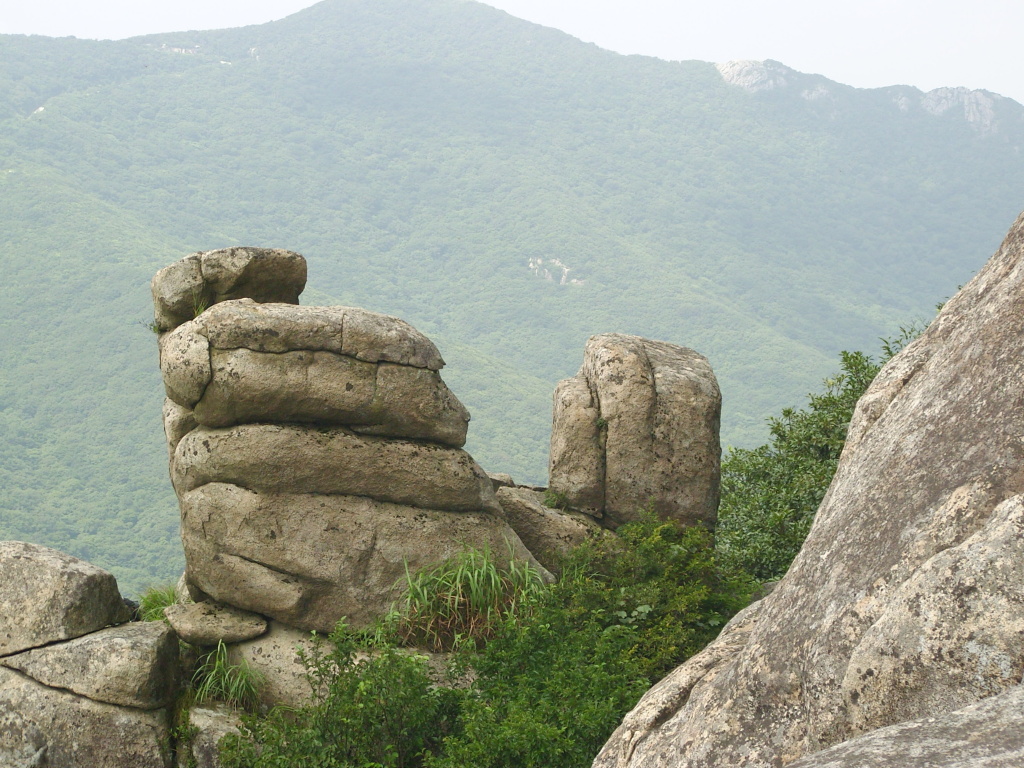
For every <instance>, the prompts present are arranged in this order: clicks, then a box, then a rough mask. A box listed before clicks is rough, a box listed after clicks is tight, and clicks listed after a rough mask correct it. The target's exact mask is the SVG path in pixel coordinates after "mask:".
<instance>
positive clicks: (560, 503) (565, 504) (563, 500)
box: [544, 488, 571, 510]
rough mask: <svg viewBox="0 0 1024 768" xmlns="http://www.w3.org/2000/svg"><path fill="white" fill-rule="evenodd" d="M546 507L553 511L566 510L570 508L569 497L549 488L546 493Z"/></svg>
mask: <svg viewBox="0 0 1024 768" xmlns="http://www.w3.org/2000/svg"><path fill="white" fill-rule="evenodd" d="M544 506H545V507H551V509H561V510H566V509H569V508H570V506H571V505H570V504H569V497H568V496H566V495H565V494H564V493H561V492H559V491H555V490H552V489H551V488H548V489H547V490H545V491H544Z"/></svg>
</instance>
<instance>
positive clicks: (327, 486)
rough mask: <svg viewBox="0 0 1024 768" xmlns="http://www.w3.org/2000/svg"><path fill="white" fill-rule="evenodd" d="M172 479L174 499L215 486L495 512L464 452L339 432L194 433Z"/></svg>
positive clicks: (245, 429) (239, 429)
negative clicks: (221, 484)
mask: <svg viewBox="0 0 1024 768" xmlns="http://www.w3.org/2000/svg"><path fill="white" fill-rule="evenodd" d="M172 478H173V480H174V486H175V489H176V490H177V491H178V493H179V494H182V493H186V492H188V491H191V490H193V489H195V488H197V487H199V486H201V485H205V484H207V483H211V482H215V483H231V484H234V485H240V486H243V487H245V488H248V489H250V490H253V491H258V492H262V493H318V494H341V495H348V496H369V497H372V498H374V499H378V500H380V501H392V502H395V503H396V504H405V505H408V506H413V507H423V508H426V509H441V510H448V511H451V512H479V511H481V510H486V511H489V512H493V513H495V514H500V513H501V507H500V506H499V505H498V500H497V498H496V497H495V495H494V490H493V488H492V485H491V482H490V479H489V478H488V477H487V475H486V474H485V473H484V471H483V470H482V469H480V467H479V466H478V465H477V463H476V462H475V461H473V458H472V457H471V456H470V455H469V454H468V453H466V452H465V451H462V450H459V449H457V448H446V447H443V446H440V445H431V444H429V443H420V442H412V441H409V440H388V439H384V438H380V437H364V436H362V435H357V434H354V433H352V432H351V431H349V430H346V429H344V428H325V427H319V428H318V427H304V426H294V425H275V424H246V425H241V426H236V427H231V428H229V429H206V428H202V427H201V428H199V429H195V430H193V431H192V432H190V433H189V434H188V435H187V436H186V437H185V438H183V439H182V440H181V442H180V443H179V445H178V449H177V451H176V452H175V456H174V461H173V463H172Z"/></svg>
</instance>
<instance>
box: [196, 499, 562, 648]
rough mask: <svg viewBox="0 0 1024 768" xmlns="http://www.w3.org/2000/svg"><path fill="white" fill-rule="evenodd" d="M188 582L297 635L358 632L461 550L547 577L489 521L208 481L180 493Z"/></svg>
mask: <svg viewBox="0 0 1024 768" xmlns="http://www.w3.org/2000/svg"><path fill="white" fill-rule="evenodd" d="M180 501H181V513H182V523H181V526H182V543H183V544H184V548H185V560H186V563H187V574H188V578H189V580H190V582H192V583H194V584H195V585H196V586H198V588H199V589H201V590H202V591H203V592H205V593H206V594H208V595H210V596H211V597H213V598H214V599H216V600H218V601H220V602H223V603H228V604H230V605H234V606H238V607H240V608H243V609H245V610H249V611H253V612H255V613H259V614H261V615H264V616H270V617H272V618H274V619H277V620H279V621H281V622H283V623H286V624H288V625H290V626H293V627H298V628H300V629H306V630H310V629H315V630H317V631H319V632H330V631H331V630H333V629H334V625H335V624H336V623H337V622H338V620H339V619H341V618H342V617H348V621H349V623H350V624H351V625H352V626H357V627H358V626H365V625H367V624H369V623H372V622H373V620H374V619H375V618H377V617H378V616H381V615H383V614H384V613H385V612H386V611H387V610H388V608H389V607H390V605H391V603H392V602H393V601H394V600H395V599H396V598H397V596H398V593H399V582H400V580H401V579H402V578H403V576H404V574H405V568H406V563H408V567H409V568H410V569H411V570H413V571H415V570H418V569H420V568H424V567H427V566H432V565H436V564H438V563H440V562H441V561H442V560H445V559H446V558H449V557H452V556H454V555H456V554H458V553H459V552H461V551H462V550H463V549H464V547H465V546H466V545H472V546H476V547H481V548H483V547H487V548H489V549H490V550H491V552H493V553H494V554H495V555H496V556H497V557H498V558H503V557H504V558H507V557H508V556H509V552H510V550H511V554H512V556H513V557H515V558H516V559H519V560H524V561H527V562H529V563H531V564H533V565H535V566H536V567H537V568H538V570H540V571H541V572H542V573H543V574H547V571H545V570H544V569H543V567H542V566H540V565H539V564H538V563H537V562H536V560H535V559H534V558H533V556H532V555H531V554H530V553H529V551H528V550H527V549H526V547H524V546H523V543H522V542H521V541H520V540H519V537H518V536H517V535H516V534H515V532H514V531H513V530H512V529H511V528H509V527H508V525H507V524H506V523H505V522H504V521H503V520H502V519H501V518H500V517H498V516H497V515H493V514H488V513H486V512H445V511H441V510H432V509H420V508H417V507H408V506H403V505H399V504H392V503H389V502H382V501H375V500H373V499H369V498H366V497H362V496H329V495H321V494H287V493H280V494H274V493H267V494H260V493H255V492H253V491H250V490H248V489H245V488H240V487H239V486H236V485H231V484H225V483H209V484H207V485H203V486H201V487H199V488H196V489H195V490H193V491H189V492H187V493H185V494H183V495H182V496H181V499H180Z"/></svg>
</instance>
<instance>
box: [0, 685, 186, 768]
mask: <svg viewBox="0 0 1024 768" xmlns="http://www.w3.org/2000/svg"><path fill="white" fill-rule="evenodd" d="M170 730H171V729H170V725H169V720H168V716H167V711H166V710H163V709H159V710H153V711H144V710H141V709H134V708H130V707H118V706H114V705H112V704H103V703H100V702H97V701H93V700H92V699H88V698H86V697H84V696H77V695H75V694H73V693H68V692H67V691H60V690H56V689H54V688H49V687H47V686H45V685H41V684H39V683H37V682H36V681H34V680H32V679H30V678H28V677H26V676H24V675H22V674H21V673H19V672H15V671H13V670H10V669H4V668H0V756H6V755H18V754H19V752H20V753H21V754H24V753H25V752H27V751H28V750H27V749H26V746H25V745H26V744H27V745H28V748H29V749H31V748H33V747H35V746H36V744H40V743H41V746H40V747H39V748H38V749H37V753H38V752H39V750H43V749H45V752H43V754H42V756H41V759H42V758H45V761H44V762H41V763H39V765H45V766H47V767H48V768H82V767H83V766H89V768H125V766H129V765H130V766H132V767H133V768H136V767H137V768H169V766H170V765H171V754H170V743H171V741H170V739H171V732H170ZM19 742H20V743H19ZM25 764H27V763H22V764H21V765H25ZM14 765H19V764H18V763H14ZM19 768H20V765H19Z"/></svg>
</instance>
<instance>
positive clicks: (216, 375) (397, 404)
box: [160, 300, 469, 447]
mask: <svg viewBox="0 0 1024 768" xmlns="http://www.w3.org/2000/svg"><path fill="white" fill-rule="evenodd" d="M443 364H444V361H443V360H441V356H440V355H439V354H438V352H437V348H436V347H434V345H433V344H432V343H431V342H430V340H429V339H427V338H426V337H425V336H423V334H421V333H419V332H418V331H416V330H415V329H414V328H412V326H410V325H409V324H408V323H405V322H403V321H401V320H399V319H398V318H394V317H389V316H387V315H379V314H377V313H373V312H367V311H366V310H362V309H355V308H352V307H296V306H290V305H284V304H256V303H255V302H252V301H248V300H244V301H232V302H225V303H223V304H218V305H217V306H216V307H213V308H212V309H209V310H207V311H206V312H204V313H203V314H202V315H201V316H200V317H198V318H196V319H195V320H193V321H191V322H189V323H186V324H184V325H181V326H179V327H178V328H176V329H175V330H174V331H172V332H170V333H167V334H164V335H163V336H161V339H160V367H161V372H162V373H163V379H164V389H165V391H166V394H167V397H168V398H170V399H171V400H173V401H174V402H175V403H177V404H178V405H179V406H181V407H182V408H184V409H187V410H189V411H192V412H194V418H195V420H196V422H197V423H199V424H201V425H204V426H208V427H226V426H231V425H233V424H243V423H267V422H270V423H281V422H305V423H318V424H339V425H349V426H351V427H352V428H353V429H357V430H359V431H362V432H365V433H367V434H376V435H386V436H393V437H407V438H414V439H421V440H431V441H434V442H439V443H443V444H445V445H451V446H454V447H460V446H462V445H463V444H464V443H465V442H466V430H467V428H468V424H469V412H468V411H467V410H466V409H465V407H463V405H462V404H461V403H460V402H459V401H458V399H457V398H456V397H455V395H453V394H452V392H451V391H450V390H449V389H448V387H447V386H446V385H445V383H444V381H443V380H442V379H441V377H440V375H439V374H438V372H437V371H438V369H440V367H441V366H442V365H443Z"/></svg>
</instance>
